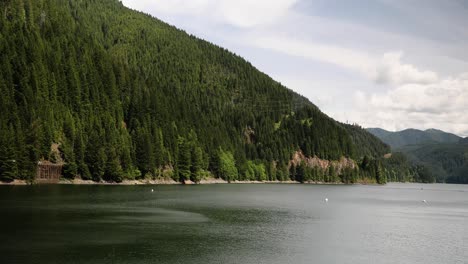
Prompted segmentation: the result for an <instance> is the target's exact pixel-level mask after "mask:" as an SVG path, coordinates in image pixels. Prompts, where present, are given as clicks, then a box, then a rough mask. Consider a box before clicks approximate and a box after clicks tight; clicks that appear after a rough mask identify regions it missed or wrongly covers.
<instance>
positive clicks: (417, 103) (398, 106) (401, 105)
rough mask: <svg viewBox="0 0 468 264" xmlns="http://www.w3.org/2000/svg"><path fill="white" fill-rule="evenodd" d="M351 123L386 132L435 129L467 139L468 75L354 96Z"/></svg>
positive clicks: (360, 93)
mask: <svg viewBox="0 0 468 264" xmlns="http://www.w3.org/2000/svg"><path fill="white" fill-rule="evenodd" d="M355 106H356V108H355V110H354V111H353V121H354V122H358V123H360V124H362V125H364V126H368V127H375V126H380V127H383V128H386V129H390V130H401V129H404V128H408V127H413V128H420V129H427V128H434V127H435V128H439V129H442V130H446V131H451V132H454V133H457V134H459V135H462V136H468V114H466V113H467V112H468V74H467V73H465V74H463V75H460V76H458V77H456V78H452V77H450V78H445V79H443V80H440V81H437V82H434V83H429V84H405V85H399V86H396V87H395V88H393V89H390V90H389V91H387V92H385V93H381V94H378V93H367V94H366V93H364V92H362V91H357V92H356V93H355Z"/></svg>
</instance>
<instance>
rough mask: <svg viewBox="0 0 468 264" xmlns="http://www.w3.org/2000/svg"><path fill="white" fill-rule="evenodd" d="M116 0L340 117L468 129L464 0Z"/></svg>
mask: <svg viewBox="0 0 468 264" xmlns="http://www.w3.org/2000/svg"><path fill="white" fill-rule="evenodd" d="M122 2H123V3H124V4H125V5H126V6H128V7H130V8H133V9H136V10H140V11H143V12H145V13H149V14H152V15H153V16H155V17H157V18H159V19H161V20H163V21H166V22H168V23H170V24H172V25H175V26H177V27H178V28H181V29H183V30H185V31H187V32H188V33H191V34H193V35H196V36H198V37H201V38H203V39H206V40H208V41H210V42H213V43H215V44H217V45H220V46H223V47H225V48H228V49H229V50H231V51H233V52H235V53H236V54H239V55H240V56H242V57H244V58H245V59H246V60H248V61H250V62H251V63H252V64H253V65H254V66H256V67H257V68H258V69H260V70H261V71H263V72H265V73H267V74H268V75H270V76H271V77H273V78H274V79H275V80H277V81H279V82H281V83H283V84H284V85H286V86H287V87H289V88H290V89H292V90H294V91H296V92H298V93H300V94H302V95H304V96H306V97H308V98H309V99H310V100H311V101H312V102H313V103H315V104H316V105H318V106H319V107H320V108H321V109H322V110H323V111H324V112H325V113H327V114H328V115H330V116H331V117H333V118H335V119H337V120H339V121H342V122H349V123H358V124H360V125H362V126H364V127H381V128H384V129H388V130H392V131H395V130H402V129H405V128H419V129H426V128H438V129H442V130H445V131H449V132H453V133H456V134H459V135H462V136H468V48H467V47H468V1H462V0H449V1H439V0H405V1H403V0H401V1H399V0H374V1H371V0H361V1H347V0H342V1H338V0H308V1H305V0H256V1H251V0H123V1H122Z"/></svg>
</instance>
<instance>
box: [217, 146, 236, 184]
mask: <svg viewBox="0 0 468 264" xmlns="http://www.w3.org/2000/svg"><path fill="white" fill-rule="evenodd" d="M218 166H219V167H218V170H219V171H218V173H219V176H220V177H221V178H222V179H223V180H226V181H228V182H231V181H234V180H237V178H238V171H237V168H236V163H235V160H234V156H233V155H232V153H231V152H229V151H223V150H222V149H221V150H219V161H218Z"/></svg>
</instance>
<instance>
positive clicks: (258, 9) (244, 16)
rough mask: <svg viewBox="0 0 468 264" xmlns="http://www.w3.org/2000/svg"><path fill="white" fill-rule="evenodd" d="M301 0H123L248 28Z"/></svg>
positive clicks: (136, 5) (277, 15)
mask: <svg viewBox="0 0 468 264" xmlns="http://www.w3.org/2000/svg"><path fill="white" fill-rule="evenodd" d="M297 1H298V0H276V1H270V0H255V1H251V0H236V1H230V0H156V1H155V0H123V1H122V2H123V3H124V5H126V6H128V7H131V8H134V9H137V10H145V11H147V12H148V11H150V10H151V11H152V13H164V14H176V15H189V16H197V17H200V16H202V17H203V18H204V19H209V20H213V21H216V22H220V23H226V24H229V25H232V26H236V27H241V28H248V27H254V26H259V25H265V24H269V23H272V22H274V21H276V20H277V19H279V18H281V17H282V16H284V15H285V14H286V13H287V12H288V11H289V9H290V8H291V7H293V6H294V4H295V3H296V2H297Z"/></svg>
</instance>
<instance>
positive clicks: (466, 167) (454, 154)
mask: <svg viewBox="0 0 468 264" xmlns="http://www.w3.org/2000/svg"><path fill="white" fill-rule="evenodd" d="M399 151H401V152H403V153H405V155H406V156H407V157H408V159H409V160H410V161H411V162H412V163H413V164H416V165H419V166H422V167H425V168H427V171H426V174H428V175H429V176H430V177H433V178H434V179H435V180H437V181H438V182H448V183H468V144H459V143H429V144H419V145H408V146H404V147H402V148H400V149H399Z"/></svg>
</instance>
